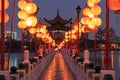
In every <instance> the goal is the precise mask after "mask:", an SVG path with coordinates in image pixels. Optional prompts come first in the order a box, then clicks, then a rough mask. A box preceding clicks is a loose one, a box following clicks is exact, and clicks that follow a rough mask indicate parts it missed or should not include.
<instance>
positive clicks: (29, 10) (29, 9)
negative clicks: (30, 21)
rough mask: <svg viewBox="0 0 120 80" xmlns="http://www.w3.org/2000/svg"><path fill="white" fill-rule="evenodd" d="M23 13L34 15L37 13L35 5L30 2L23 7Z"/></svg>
mask: <svg viewBox="0 0 120 80" xmlns="http://www.w3.org/2000/svg"><path fill="white" fill-rule="evenodd" d="M25 11H26V12H27V13H29V14H34V13H35V12H36V11H37V5H36V4H35V3H33V2H30V3H28V4H27V5H26V6H25Z"/></svg>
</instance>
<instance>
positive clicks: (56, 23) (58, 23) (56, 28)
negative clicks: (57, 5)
mask: <svg viewBox="0 0 120 80" xmlns="http://www.w3.org/2000/svg"><path fill="white" fill-rule="evenodd" d="M44 20H45V21H46V23H47V24H48V25H47V30H48V31H49V32H50V34H51V36H52V37H53V39H54V40H55V41H56V43H57V44H59V43H60V42H61V41H62V40H63V39H64V33H65V32H66V31H68V30H70V26H69V24H70V22H71V20H72V18H70V19H68V20H65V19H63V18H61V17H60V15H59V9H58V10H57V16H56V17H55V18H53V19H52V20H48V19H46V18H44Z"/></svg>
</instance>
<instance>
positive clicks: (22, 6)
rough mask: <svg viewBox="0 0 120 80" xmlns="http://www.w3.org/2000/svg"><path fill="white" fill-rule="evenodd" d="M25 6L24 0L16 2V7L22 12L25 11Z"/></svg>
mask: <svg viewBox="0 0 120 80" xmlns="http://www.w3.org/2000/svg"><path fill="white" fill-rule="evenodd" d="M26 5H27V2H26V0H19V1H18V7H19V8H20V9H22V10H25V6H26Z"/></svg>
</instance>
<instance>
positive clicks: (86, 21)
mask: <svg viewBox="0 0 120 80" xmlns="http://www.w3.org/2000/svg"><path fill="white" fill-rule="evenodd" d="M89 22H90V18H89V17H83V18H81V23H82V24H89Z"/></svg>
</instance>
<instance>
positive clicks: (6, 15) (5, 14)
mask: <svg viewBox="0 0 120 80" xmlns="http://www.w3.org/2000/svg"><path fill="white" fill-rule="evenodd" d="M4 16H5V17H4V22H5V23H7V22H8V20H9V15H8V14H7V13H6V12H5V13H4ZM1 20H2V19H1V12H0V23H1V22H2V21H1Z"/></svg>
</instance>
